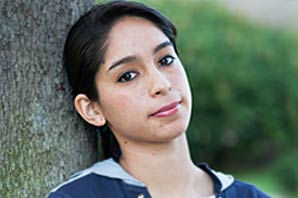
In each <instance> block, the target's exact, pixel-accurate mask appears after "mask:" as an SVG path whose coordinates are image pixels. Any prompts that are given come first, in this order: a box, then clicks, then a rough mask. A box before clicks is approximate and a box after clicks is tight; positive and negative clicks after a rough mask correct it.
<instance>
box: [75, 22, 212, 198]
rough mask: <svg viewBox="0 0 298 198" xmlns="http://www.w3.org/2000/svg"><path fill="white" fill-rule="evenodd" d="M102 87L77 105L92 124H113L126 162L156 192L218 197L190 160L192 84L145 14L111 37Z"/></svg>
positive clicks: (121, 26)
mask: <svg viewBox="0 0 298 198" xmlns="http://www.w3.org/2000/svg"><path fill="white" fill-rule="evenodd" d="M123 38H125V39H123ZM96 85H97V88H98V92H99V95H100V101H90V100H89V99H88V97H87V96H86V95H83V94H79V95H78V96H77V97H76V98H75V106H76V109H77V111H78V112H79V113H80V114H81V116H82V117H83V118H84V119H85V120H86V121H87V122H89V123H90V124H93V125H96V126H102V125H104V124H105V123H107V124H108V126H109V127H110V128H111V130H112V132H113V133H114V134H115V136H116V138H117V140H118V142H119V145H120V147H121V151H122V156H121V158H120V164H121V165H122V167H123V168H124V169H126V171H127V172H129V173H130V174H132V175H133V176H134V177H136V178H137V179H139V180H141V181H143V182H144V183H145V184H146V186H147V188H148V189H149V192H150V194H151V195H152V197H154V198H159V197H164V196H165V195H168V196H169V197H173V198H175V197H177V198H178V197H192V196H193V197H210V196H212V195H213V194H214V193H213V184H212V181H211V179H210V178H209V176H208V175H207V174H206V173H205V172H203V171H202V170H200V169H199V168H197V167H196V166H195V165H194V164H193V162H192V161H191V159H190V154H189V150H188V146H187V140H186V135H185V131H186V129H187V127H188V124H189V120H190V114H191V93H190V88H189V84H188V80H187V77H186V74H185V71H184V68H183V66H182V64H181V62H180V60H179V57H178V56H177V54H176V53H175V51H174V48H173V46H172V45H171V44H170V41H169V39H168V38H167V37H166V36H165V35H164V34H163V32H162V31H160V30H159V29H158V28H157V27H156V26H155V25H154V24H152V23H151V22H150V21H147V20H145V19H142V18H138V17H125V18H122V19H120V20H119V21H118V22H117V23H116V24H115V25H114V27H113V28H112V29H111V32H110V34H109V40H108V48H107V52H106V55H105V59H104V62H103V64H102V65H101V66H100V69H99V71H98V73H97V75H96ZM171 104H172V105H173V104H174V105H173V107H171V108H168V109H167V110H166V111H163V112H162V113H158V114H155V113H156V112H157V111H158V110H159V109H161V108H163V107H165V106H168V105H171ZM169 167H171V168H169ZM177 173H179V176H178V175H177ZM165 184H166V185H165Z"/></svg>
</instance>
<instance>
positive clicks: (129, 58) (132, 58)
mask: <svg viewBox="0 0 298 198" xmlns="http://www.w3.org/2000/svg"><path fill="white" fill-rule="evenodd" d="M168 46H173V43H172V42H170V41H166V42H163V43H161V44H159V45H157V46H156V47H155V48H154V50H153V54H156V53H157V52H158V51H160V50H161V49H163V48H165V47H168ZM136 59H137V58H136V57H135V56H126V57H124V58H121V59H120V60H118V61H116V62H114V63H113V64H112V65H111V66H110V67H109V69H108V71H111V70H112V69H114V68H115V67H117V66H118V65H122V64H127V63H130V62H133V61H135V60H136Z"/></svg>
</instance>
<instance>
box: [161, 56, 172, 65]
mask: <svg viewBox="0 0 298 198" xmlns="http://www.w3.org/2000/svg"><path fill="white" fill-rule="evenodd" d="M174 60H175V58H174V57H173V56H171V55H167V56H165V57H163V58H162V59H160V60H159V61H158V65H159V66H168V65H171V64H172V63H173V62H174Z"/></svg>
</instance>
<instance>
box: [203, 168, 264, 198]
mask: <svg viewBox="0 0 298 198" xmlns="http://www.w3.org/2000/svg"><path fill="white" fill-rule="evenodd" d="M198 166H199V167H200V168H201V169H202V170H204V171H205V172H206V173H208V174H209V176H210V177H211V178H212V180H213V183H214V189H215V192H216V193H217V194H219V195H220V196H219V197H222V198H230V197H233V198H234V197H241V198H269V196H268V195H266V194H265V193H264V192H262V191H261V190H259V189H258V188H257V187H256V186H255V185H253V184H249V183H246V182H243V181H239V180H235V179H234V177H233V176H231V175H226V174H224V173H221V172H218V171H214V170H212V169H210V168H209V166H208V165H207V164H206V163H200V164H199V165H198Z"/></svg>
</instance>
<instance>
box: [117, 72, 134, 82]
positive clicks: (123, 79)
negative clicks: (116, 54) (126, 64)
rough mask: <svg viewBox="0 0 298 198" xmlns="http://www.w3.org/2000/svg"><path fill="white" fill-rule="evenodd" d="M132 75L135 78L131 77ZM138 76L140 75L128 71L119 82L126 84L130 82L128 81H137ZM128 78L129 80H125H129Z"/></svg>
mask: <svg viewBox="0 0 298 198" xmlns="http://www.w3.org/2000/svg"><path fill="white" fill-rule="evenodd" d="M131 74H133V75H134V76H133V77H131ZM127 75H130V76H129V77H128V76H127ZM137 75H138V74H137V72H134V71H128V72H125V73H124V74H122V75H121V76H120V77H119V79H118V82H120V83H125V82H128V81H131V80H133V79H135V78H136V76H137ZM127 77H128V78H129V79H125V78H127Z"/></svg>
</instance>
